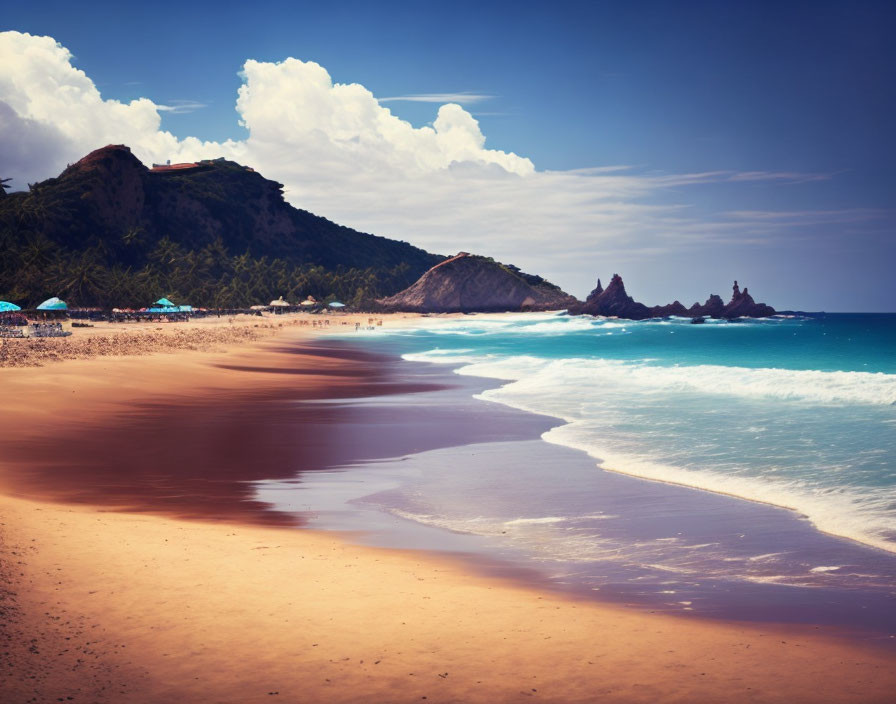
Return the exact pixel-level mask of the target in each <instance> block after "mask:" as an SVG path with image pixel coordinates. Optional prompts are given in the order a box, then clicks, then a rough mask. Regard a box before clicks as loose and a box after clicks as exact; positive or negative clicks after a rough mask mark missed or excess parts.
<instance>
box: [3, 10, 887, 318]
mask: <svg viewBox="0 0 896 704" xmlns="http://www.w3.org/2000/svg"><path fill="white" fill-rule="evenodd" d="M893 7H894V6H893V5H892V3H883V2H880V3H873V2H837V3H825V2H771V3H763V2H750V3H727V2H707V3H702V2H674V3H673V2H590V3H570V2H553V3H526V2H513V3H465V2H455V3H451V4H450V5H448V4H431V5H430V4H420V3H390V2H379V3H352V2H343V3H339V4H338V7H335V8H324V7H322V6H321V4H319V3H313V4H311V3H296V2H282V3H280V2H258V3H254V4H248V3H227V2H214V3H202V2H198V3H185V2H181V3H166V2H156V3H153V4H141V5H140V6H137V7H129V6H125V5H123V4H121V3H104V2H92V3H90V4H89V6H85V5H84V4H81V5H77V4H73V3H62V2H60V3H55V2H53V3H48V2H31V3H28V4H25V3H18V4H7V5H5V6H4V10H3V18H2V20H0V30H16V31H19V32H27V33H30V34H33V35H48V36H51V37H52V38H53V39H55V40H56V42H58V43H59V44H61V45H62V46H64V47H65V48H66V49H68V50H69V51H70V52H71V54H72V55H73V56H72V58H71V64H72V65H73V66H74V67H76V68H78V69H80V70H82V71H84V72H85V73H86V74H87V76H88V77H89V79H90V80H91V81H92V82H93V83H94V84H95V86H96V89H97V90H98V91H99V92H100V93H101V94H102V98H103V99H105V100H120V101H125V102H127V101H131V100H134V99H137V98H148V99H150V100H151V101H153V103H155V104H156V105H157V106H168V107H169V108H177V109H175V110H170V109H168V110H166V109H160V112H159V114H160V115H161V129H162V130H164V131H169V132H171V133H172V134H173V135H174V136H175V137H177V138H179V139H185V138H187V137H198V138H199V139H201V140H205V141H214V142H216V143H223V142H224V141H225V140H227V139H232V140H236V141H240V140H246V139H247V137H248V136H249V130H248V129H246V128H245V127H241V126H240V125H239V124H238V120H239V119H241V115H240V114H238V113H237V111H236V110H235V101H236V95H237V91H238V90H239V88H240V86H241V85H243V83H244V78H243V77H241V75H240V71H241V69H242V68H243V66H244V63H245V62H246V61H247V60H248V59H254V60H256V61H258V62H263V63H267V62H270V63H271V64H273V63H275V62H280V61H283V60H284V59H286V58H288V57H294V58H296V59H300V60H301V61H303V62H309V61H310V62H316V63H317V64H320V65H321V66H322V67H323V68H324V69H326V71H327V72H328V73H329V75H330V76H331V77H332V81H333V82H334V83H346V84H350V83H358V84H361V85H362V86H364V87H365V88H366V89H367V90H369V91H370V92H372V93H373V95H374V96H376V98H378V99H379V100H380V105H381V106H383V107H387V108H388V109H389V110H391V111H392V113H394V114H395V115H397V116H399V117H401V118H403V119H404V120H407V121H409V122H410V123H411V124H412V125H413V126H414V127H422V126H425V125H427V124H430V123H432V122H433V121H434V120H435V119H436V116H437V112H438V110H439V108H440V106H441V105H442V104H443V103H445V102H459V103H460V104H461V106H462V107H463V108H464V109H465V110H466V111H468V112H469V113H471V114H472V116H473V118H475V119H476V120H477V121H478V123H479V129H480V130H481V133H482V134H483V135H484V136H485V138H486V143H485V148H487V149H490V150H501V151H505V152H513V153H515V154H516V155H519V156H520V157H527V158H528V159H530V160H531V162H532V163H533V164H534V167H535V169H536V170H537V171H538V172H545V171H552V172H564V173H565V172H569V171H570V170H577V169H589V168H594V167H607V166H626V167H627V170H626V171H625V172H624V173H625V174H632V175H637V177H638V178H641V179H642V180H643V179H646V180H647V181H649V182H650V186H649V187H647V188H645V189H644V190H643V191H639V192H638V194H637V195H635V196H632V195H626V196H625V198H623V199H622V200H618V201H615V202H617V203H625V204H626V207H625V208H622V207H617V208H615V209H614V212H616V213H618V212H622V211H623V210H625V211H626V212H628V206H629V205H632V208H633V209H634V207H635V206H637V208H640V210H638V213H639V214H638V217H637V218H636V219H635V220H633V221H632V223H631V224H629V225H626V227H625V228H622V229H620V230H619V235H618V236H617V237H616V238H615V240H612V241H611V238H610V237H609V235H608V236H606V237H603V236H600V234H601V233H596V234H595V233H593V232H592V228H597V229H600V227H601V226H600V224H599V223H602V222H605V220H604V219H600V218H599V219H597V220H594V221H588V220H587V218H585V219H583V220H582V221H581V222H580V223H579V224H578V225H569V227H568V229H567V230H563V232H562V233H561V236H562V237H571V238H575V237H578V238H579V240H577V242H576V250H577V252H579V254H577V256H575V257H571V258H567V259H564V258H563V257H562V256H559V255H558V256H557V257H556V258H553V257H551V251H552V250H551V247H550V246H548V244H546V243H547V240H539V239H538V238H537V237H535V236H534V235H533V236H532V237H531V238H530V239H528V240H526V242H525V243H523V244H522V245H521V246H515V245H514V237H515V235H514V232H506V233H502V232H500V227H499V226H498V225H496V224H495V225H492V226H490V227H488V228H484V229H483V231H482V234H481V238H480V239H481V241H480V242H479V244H480V246H479V247H478V249H479V250H480V251H483V253H486V254H493V255H495V256H498V257H501V258H504V259H509V260H511V261H514V262H515V263H519V264H520V265H521V266H523V267H524V268H529V269H535V270H536V271H538V273H543V274H544V275H546V276H548V277H549V278H550V277H553V278H554V279H555V280H557V281H558V283H560V284H561V285H564V286H566V287H567V288H569V289H571V291H572V292H573V293H576V294H578V295H584V293H587V290H588V288H590V286H591V284H592V279H594V278H596V276H597V275H598V274H599V275H601V276H603V277H604V278H609V276H610V275H611V274H612V273H613V272H614V271H616V270H619V271H620V273H622V274H623V276H624V277H625V278H626V281H627V283H628V285H629V289H630V291H631V292H632V293H633V294H635V295H636V296H638V297H639V298H642V299H644V300H645V302H647V303H657V302H663V301H666V300H668V299H671V298H674V297H679V298H681V299H682V300H683V301H684V302H686V303H690V302H693V299H695V298H698V297H699V298H701V299H703V298H705V297H706V295H707V294H708V293H710V291H716V292H727V290H728V287H729V286H730V282H729V281H728V279H729V278H734V277H735V276H737V278H740V279H742V280H746V281H748V282H749V285H750V286H751V290H753V291H755V292H756V293H757V295H759V297H761V298H763V299H765V300H767V301H768V302H770V303H772V304H774V305H776V306H777V307H798V308H810V309H819V308H826V309H830V310H834V309H841V310H842V309H844V308H852V309H865V310H893V309H894V308H896V304H894V303H893V295H894V294H896V287H894V286H893V285H892V283H891V282H890V279H889V268H890V267H891V265H892V261H894V260H896V256H894V255H896V246H894V230H896V215H894V208H896V203H894V194H896V177H894V175H893V167H892V165H893V162H894V158H896V135H894V129H893V126H894V124H896V120H894V118H896V89H894V86H896V49H894V44H896V43H894V42H893V41H892V37H893V36H894V30H896V10H894V9H893ZM0 71H2V69H0ZM0 85H2V84H0ZM414 96H416V97H417V98H419V97H420V96H436V97H438V96H441V100H438V99H436V98H434V100H435V102H427V101H422V100H419V99H418V100H414V101H411V100H388V101H384V99H387V98H396V97H398V98H401V97H414ZM2 99H3V95H2V94H0V100H2ZM91 138H96V139H98V138H99V137H93V136H91ZM0 140H2V137H0ZM88 141H89V140H88V139H85V145H86V143H87V142H88ZM84 151H86V149H85V150H84ZM253 153H254V152H253ZM315 153H317V152H315ZM262 166H265V165H264V164H263V165H262ZM278 169H281V170H282V173H280V172H278ZM266 171H268V172H271V171H273V174H272V175H273V176H274V177H277V178H280V180H284V181H285V182H286V183H287V186H288V188H290V187H291V188H292V192H293V193H294V194H295V198H292V199H293V200H294V202H295V200H296V199H298V200H301V198H299V194H300V193H301V192H302V190H303V187H304V186H303V184H302V183H301V182H300V181H299V180H296V181H295V182H294V183H293V182H290V181H289V180H288V178H289V177H290V175H289V174H291V172H289V173H287V172H288V169H287V168H286V165H279V166H278V165H277V164H273V163H272V164H271V165H270V166H268V167H267V169H266ZM707 173H714V174H720V173H725V174H727V175H726V176H717V177H711V178H702V179H700V183H698V184H696V185H694V184H692V183H691V181H692V180H693V179H688V178H684V177H683V175H687V174H707ZM4 175H6V174H4ZM12 175H13V176H16V174H12ZM51 175H54V174H53V173H46V174H44V175H43V177H47V176H51ZM673 175H678V176H682V177H680V178H669V183H668V184H665V183H661V184H659V185H657V183H656V182H655V181H654V180H653V179H654V177H669V176H673ZM763 175H764V176H763ZM291 177H293V178H295V179H299V178H300V177H299V176H291ZM333 178H334V179H335V178H336V177H335V176H334V177H333ZM562 187H563V186H562V185H556V186H555V185H552V186H551V188H562ZM576 187H579V184H578V182H576ZM345 188H346V196H349V195H350V194H351V188H352V184H350V183H346V184H345ZM502 188H503V187H502ZM288 192H289V191H288ZM307 197H308V199H309V200H308V201H303V202H307V203H310V205H308V204H305V205H304V206H303V202H297V203H296V204H297V205H300V206H303V207H308V208H309V209H312V210H315V209H317V210H318V211H320V208H321V207H325V206H328V205H330V203H329V201H326V200H324V199H323V198H316V197H315V196H314V195H313V194H311V193H308V194H307ZM421 197H422V196H421ZM496 197H498V196H496ZM427 198H429V200H427V205H426V210H427V211H431V210H432V208H433V207H434V206H433V203H434V202H436V201H432V198H431V196H427ZM460 198H461V196H460V195H458V196H457V199H460ZM390 200H394V198H391V199H390ZM545 200H546V202H555V201H554V200H553V195H548V196H546V198H545ZM578 202H579V200H578V199H573V200H572V201H571V204H565V202H564V201H561V200H557V201H556V203H558V205H557V206H556V207H562V208H567V207H575V204H576V203H578ZM311 206H317V208H315V207H311ZM456 206H457V202H446V203H444V207H445V208H455V209H456ZM587 207H591V206H587ZM651 208H654V209H656V210H655V211H651ZM663 208H670V209H672V210H669V211H663V212H673V211H674V212H679V213H687V223H691V224H692V230H687V227H688V226H689V225H688V224H687V223H685V224H682V223H680V222H676V224H675V226H674V228H673V229H674V230H675V232H673V233H668V234H666V233H663V232H660V229H661V228H662V226H663V222H664V219H663V218H664V217H665V216H663V217H655V216H654V215H655V214H656V213H659V212H660V211H661V210H662V209H663ZM334 210H336V212H335V213H334V212H321V214H323V215H326V216H328V217H331V218H333V219H337V220H340V221H343V222H346V224H350V225H352V226H355V227H359V228H361V229H368V230H373V231H375V232H377V234H383V235H386V236H396V237H399V238H400V239H407V240H409V241H412V242H414V243H416V244H420V245H421V246H426V247H427V248H429V249H434V250H435V251H441V252H443V253H450V252H451V251H454V250H456V249H461V248H462V247H460V246H457V247H452V246H451V245H452V244H453V243H452V242H451V241H450V233H448V234H442V235H440V236H439V237H438V238H435V236H434V235H428V234H427V233H426V232H423V233H418V232H417V231H415V230H414V228H412V227H408V226H407V223H406V222H404V221H403V220H402V218H401V217H400V216H399V215H395V216H394V217H392V218H391V219H390V218H389V217H386V216H385V215H384V214H383V213H372V212H371V213H368V212H366V211H364V209H363V208H362V207H361V206H360V205H358V206H357V207H356V208H355V209H345V210H344V211H343V210H342V209H341V208H339V207H335V208H334ZM487 210H488V209H487V208H486V209H485V210H483V212H486V211H487ZM745 213H750V215H749V217H746V216H745V215H744V214H745ZM645 214H650V217H651V218H652V219H651V220H650V222H649V223H647V222H646V221H645V220H644V217H646V215H645ZM732 214H740V215H732ZM539 215H540V216H542V215H543V216H544V218H545V222H549V220H550V218H549V217H548V216H549V213H539ZM745 217H746V219H748V220H749V221H750V223H751V224H750V225H749V227H741V225H738V226H737V227H732V228H731V230H730V234H729V235H727V236H726V238H725V241H724V242H721V243H720V242H719V241H718V239H716V240H713V239H712V238H711V237H708V236H707V238H706V239H705V241H704V239H701V237H699V236H697V235H692V232H700V231H702V228H701V223H703V224H705V226H706V227H705V231H706V232H708V231H710V230H711V229H712V227H713V224H714V223H715V224H718V223H721V224H722V225H727V224H728V223H729V222H730V221H731V220H732V218H734V219H735V220H737V221H738V223H740V221H741V220H744V218H745ZM616 219H617V218H616V216H614V218H613V220H614V222H615V221H616ZM504 221H505V222H510V221H509V220H507V218H506V217H505V219H504ZM525 222H526V221H525V220H522V221H519V222H518V221H516V220H514V226H513V227H514V229H515V231H518V230H519V228H520V227H521V226H523V227H524V226H525ZM589 222H591V223H592V224H590V225H589ZM757 222H761V223H767V224H768V226H767V227H765V226H763V227H761V228H759V229H757V227H756V223H757ZM520 223H522V225H521V224H520ZM461 226H463V227H464V228H465V230H469V229H470V227H471V226H470V225H468V224H463V223H460V222H459V223H458V227H461ZM639 226H642V227H644V228H645V233H644V237H643V242H641V241H639V239H638V235H639V230H638V227H639ZM542 227H545V226H544V225H543V226H542ZM374 228H376V229H374ZM648 229H650V231H651V233H652V234H649V233H648V232H647V230H648ZM760 230H761V234H760V235H757V234H756V233H757V232H760ZM431 231H432V228H428V229H427V232H431ZM676 233H678V234H680V235H681V236H680V239H679V240H678V244H676V237H677V234H676ZM592 235H593V237H594V239H595V246H594V247H593V252H594V258H593V261H590V260H588V257H586V256H583V255H582V253H583V252H588V251H589V247H588V237H589V236H592ZM544 237H546V238H549V237H550V233H546V234H544ZM738 237H740V238H741V240H742V241H741V242H738V241H737V238H738ZM644 242H647V243H649V244H647V245H645V246H642V247H637V246H636V247H628V250H626V247H627V246H628V245H630V244H632V243H634V244H638V245H642V244H644ZM461 244H463V246H464V248H468V247H471V246H472V245H471V244H470V243H469V242H468V241H466V240H465V241H462V242H461ZM474 244H476V242H475V241H474ZM639 250H643V251H639ZM514 255H515V256H514ZM689 269H693V270H692V271H691V270H689ZM840 287H845V288H846V289H848V290H849V294H848V295H847V296H846V298H844V295H843V294H842V293H838V291H837V289H838V288H840Z"/></svg>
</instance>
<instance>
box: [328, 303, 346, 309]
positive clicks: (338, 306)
mask: <svg viewBox="0 0 896 704" xmlns="http://www.w3.org/2000/svg"><path fill="white" fill-rule="evenodd" d="M330 308H345V303H340V302H339V301H333V302H332V303H331V304H330Z"/></svg>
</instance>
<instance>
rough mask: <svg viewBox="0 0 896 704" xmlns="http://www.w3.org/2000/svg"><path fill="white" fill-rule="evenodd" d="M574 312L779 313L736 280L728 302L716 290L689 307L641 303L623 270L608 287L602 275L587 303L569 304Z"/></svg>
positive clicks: (640, 316) (635, 316) (633, 315)
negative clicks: (630, 290)
mask: <svg viewBox="0 0 896 704" xmlns="http://www.w3.org/2000/svg"><path fill="white" fill-rule="evenodd" d="M568 310H569V313H570V315H602V316H607V317H616V318H625V319H627V320H645V319H647V318H665V317H667V316H670V315H678V316H683V317H684V316H691V317H711V318H742V317H743V318H765V317H768V316H770V315H774V314H775V309H774V308H772V307H771V306H768V305H766V304H765V303H756V301H754V300H753V297H752V296H751V295H750V294H749V292H748V291H747V289H746V288H744V290H743V291H741V290H740V287H739V286H738V284H737V281H735V282H734V289H733V292H732V295H731V300H730V301H729V302H728V303H727V304H725V303H724V302H723V301H722V298H721V297H720V296H718V295H716V294H712V295H711V296H710V297H709V298H707V299H706V302H705V303H703V304H700V303H695V304H694V305H692V306H691V307H690V308H685V307H684V305H682V304H681V303H680V302H679V301H673V302H672V303H668V304H666V305H663V306H653V307H648V306H646V305H644V304H643V303H638V302H637V301H636V300H634V299H633V298H632V297H631V296H629V295H628V293H626V290H625V284H624V283H623V281H622V277H621V276H619V274H614V275H613V278H612V280H611V281H610V285H609V286H607V287H606V288H604V287H603V286H602V285H601V283H600V279H598V280H597V287H596V288H595V289H594V290H593V291H592V292H591V293H590V294H589V295H588V298H586V299H585V302H584V303H578V302H577V303H575V304H572V305H570V306H569V309H568Z"/></svg>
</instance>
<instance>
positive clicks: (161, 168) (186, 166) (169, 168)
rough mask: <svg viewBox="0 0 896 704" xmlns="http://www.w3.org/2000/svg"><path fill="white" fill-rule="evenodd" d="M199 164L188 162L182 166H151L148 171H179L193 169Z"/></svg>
mask: <svg viewBox="0 0 896 704" xmlns="http://www.w3.org/2000/svg"><path fill="white" fill-rule="evenodd" d="M198 166H199V164H196V163H193V162H190V163H184V164H153V165H152V169H150V171H180V170H182V169H195V168H196V167H198Z"/></svg>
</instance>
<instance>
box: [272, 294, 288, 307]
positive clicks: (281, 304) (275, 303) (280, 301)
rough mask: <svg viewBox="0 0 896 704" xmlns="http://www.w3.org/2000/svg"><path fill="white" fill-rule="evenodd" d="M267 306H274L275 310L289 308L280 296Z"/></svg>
mask: <svg viewBox="0 0 896 704" xmlns="http://www.w3.org/2000/svg"><path fill="white" fill-rule="evenodd" d="M268 305H271V306H276V307H277V308H286V307H287V306H289V303H288V302H287V301H284V300H283V296H280V298H278V299H277V300H276V301H271V302H270V303H269V304H268Z"/></svg>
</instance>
